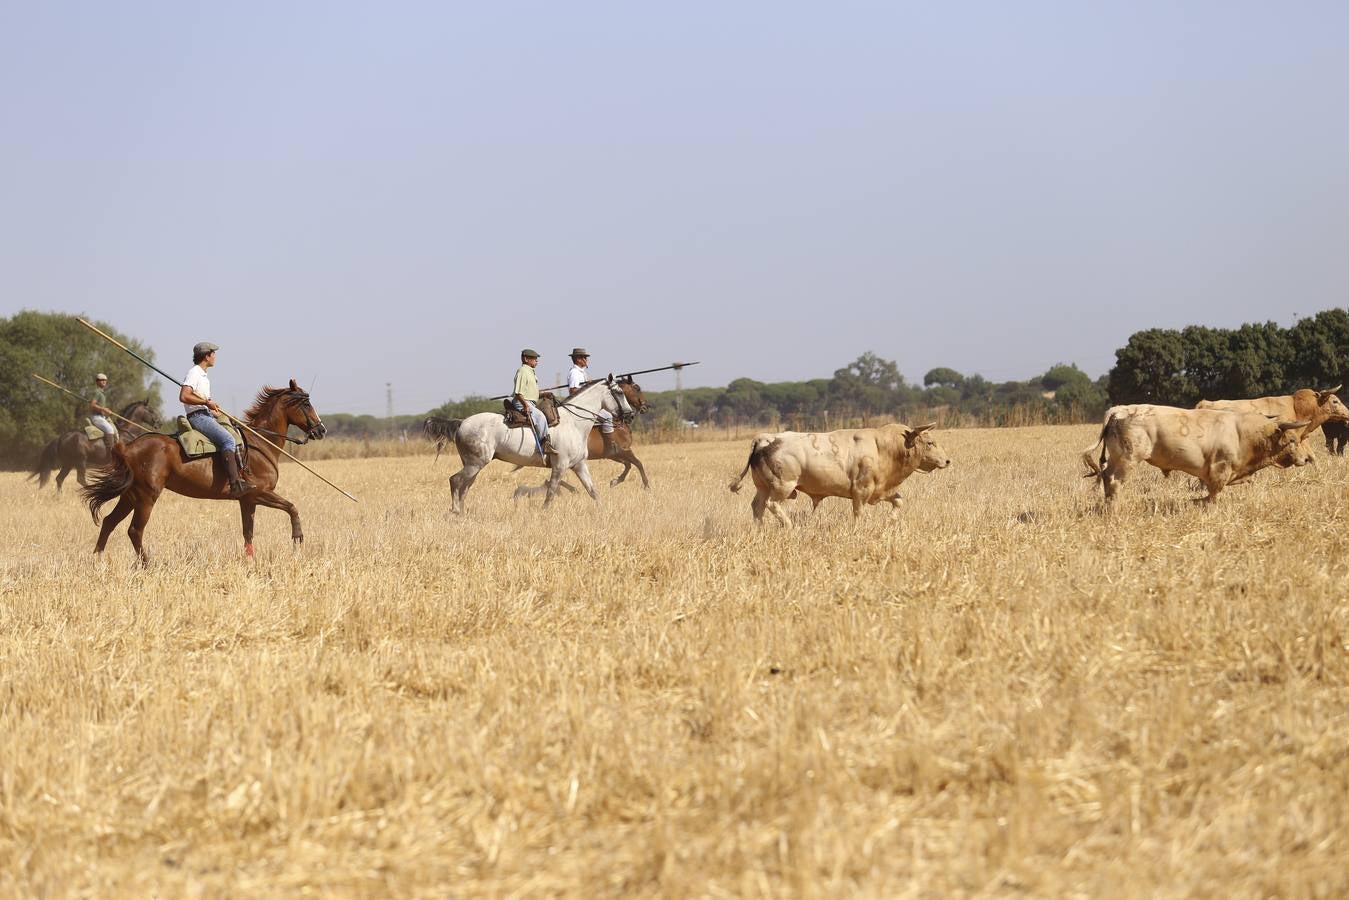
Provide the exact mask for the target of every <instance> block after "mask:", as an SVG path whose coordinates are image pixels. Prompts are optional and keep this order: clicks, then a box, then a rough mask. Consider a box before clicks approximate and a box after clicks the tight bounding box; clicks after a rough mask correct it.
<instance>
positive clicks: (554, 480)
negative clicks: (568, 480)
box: [543, 465, 565, 509]
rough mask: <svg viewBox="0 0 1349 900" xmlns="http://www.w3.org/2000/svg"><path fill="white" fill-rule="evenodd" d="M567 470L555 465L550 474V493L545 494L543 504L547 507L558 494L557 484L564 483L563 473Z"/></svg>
mask: <svg viewBox="0 0 1349 900" xmlns="http://www.w3.org/2000/svg"><path fill="white" fill-rule="evenodd" d="M563 471H565V470H564V469H563V468H562V467H561V466H558V465H554V466H553V470H552V474H550V475H549V476H548V493H547V494H545V495H544V498H543V505H544V508H545V509H546V508H547V506H548V504H549V503H552V502H553V498H554V497H556V496H557V486H558V485H559V484H561V483H562V473H563Z"/></svg>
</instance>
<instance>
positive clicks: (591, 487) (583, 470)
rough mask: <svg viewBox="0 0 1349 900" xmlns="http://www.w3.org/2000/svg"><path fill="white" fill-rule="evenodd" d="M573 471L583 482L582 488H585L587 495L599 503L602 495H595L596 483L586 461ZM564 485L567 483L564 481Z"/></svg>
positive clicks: (578, 464)
mask: <svg viewBox="0 0 1349 900" xmlns="http://www.w3.org/2000/svg"><path fill="white" fill-rule="evenodd" d="M572 471H573V472H575V473H576V477H577V479H578V480H579V481H580V482H581V487H583V488H585V489H586V493H588V494H590V499H591V500H594V501H595V502H596V503H598V502H599V499H600V495H599V494H597V493H595V482H594V481H593V480H592V479H591V477H590V466H587V465H586V461H585V460H584V459H582V460H581V461H580V462H578V463H577V464H576V465H575V466H573V467H572ZM562 484H564V485H565V484H566V482H565V481H564V482H562Z"/></svg>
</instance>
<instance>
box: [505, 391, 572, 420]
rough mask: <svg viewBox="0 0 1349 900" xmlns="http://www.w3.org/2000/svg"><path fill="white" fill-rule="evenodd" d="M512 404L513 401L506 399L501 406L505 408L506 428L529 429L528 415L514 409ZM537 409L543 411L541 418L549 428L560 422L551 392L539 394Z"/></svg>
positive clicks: (555, 402)
mask: <svg viewBox="0 0 1349 900" xmlns="http://www.w3.org/2000/svg"><path fill="white" fill-rule="evenodd" d="M513 402H514V401H513V400H511V399H510V398H507V399H506V400H503V401H502V404H501V405H502V406H504V407H505V408H506V427H507V428H529V427H531V425H532V423H531V422H530V418H529V413H527V412H524V411H523V410H519V409H516V408H515V407H514V406H512V405H511V403H513ZM538 407H539V409H541V410H543V418H544V419H545V420H546V421H547V422H548V427H549V428H553V427H554V426H556V425H557V423H558V422H560V421H561V419H559V418H558V414H557V398H556V397H554V396H553V394H552V392H551V391H544V392H543V393H542V394H539V402H538Z"/></svg>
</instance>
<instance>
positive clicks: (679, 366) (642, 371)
mask: <svg viewBox="0 0 1349 900" xmlns="http://www.w3.org/2000/svg"><path fill="white" fill-rule="evenodd" d="M698 362H701V360H699V361H698ZM698 362H686V363H685V362H677V363H672V364H670V365H668V366H660V367H659V368H655V369H639V370H638V371H636V372H623V373H622V374H620V375H615V376H614V377H615V378H619V379H622V378H631V377H632V376H634V375H645V374H647V373H648V372H666V371H669V370H670V369H674V370H675V371H678V370H680V369H682V368H684V367H685V366H696V365H698ZM598 380H599V379H598V378H596V379H592V380H591V381H587V382H586V384H594V382H595V381H598ZM566 387H571V385H569V384H555V385H553V386H552V387H550V388H539V390H541V391H560V390H562V389H563V388H566ZM514 396H515V395H514V394H503V395H501V396H500V397H488V398H487V399H488V400H489V401H490V400H509V399H510V398H511V397H514Z"/></svg>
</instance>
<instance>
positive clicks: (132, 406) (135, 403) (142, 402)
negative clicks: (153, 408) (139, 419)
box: [122, 400, 150, 419]
mask: <svg viewBox="0 0 1349 900" xmlns="http://www.w3.org/2000/svg"><path fill="white" fill-rule="evenodd" d="M149 405H150V401H149V400H132V401H131V402H130V403H128V404H127V405H126V406H124V407H122V415H123V417H125V418H128V419H129V418H131V412H132V410H134V409H135V408H136V407H138V406H147V407H148V406H149Z"/></svg>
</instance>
